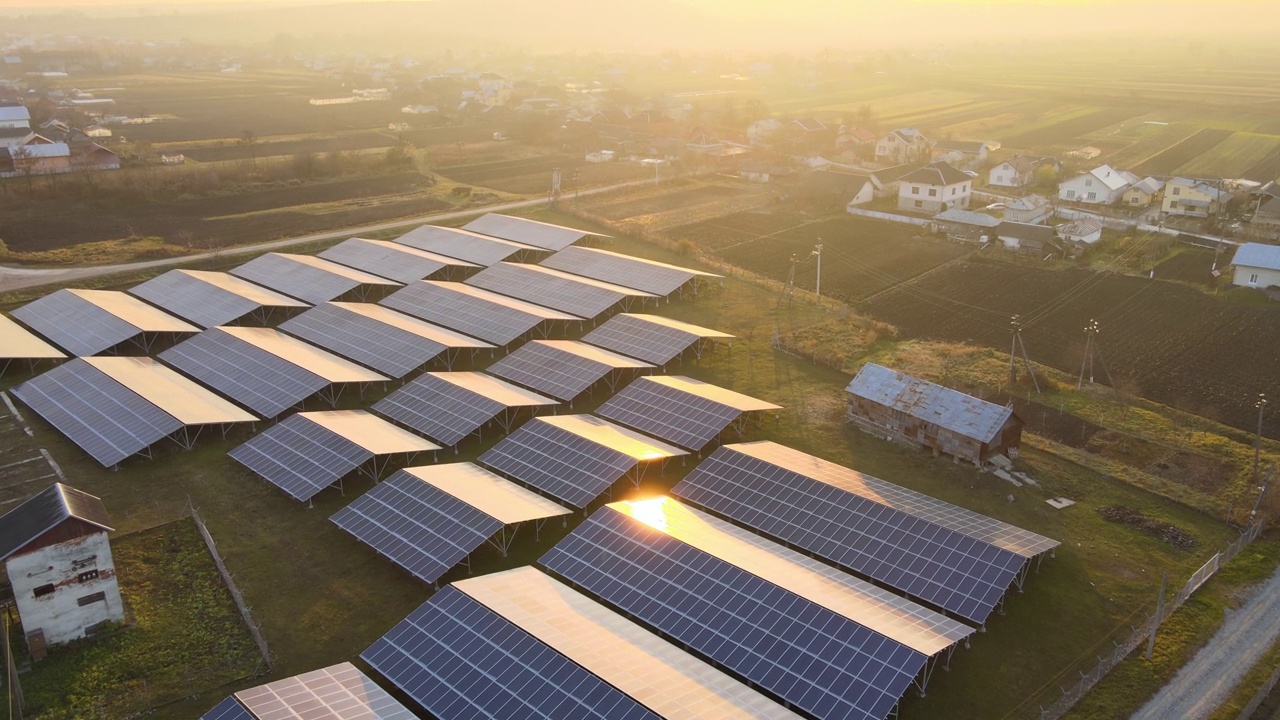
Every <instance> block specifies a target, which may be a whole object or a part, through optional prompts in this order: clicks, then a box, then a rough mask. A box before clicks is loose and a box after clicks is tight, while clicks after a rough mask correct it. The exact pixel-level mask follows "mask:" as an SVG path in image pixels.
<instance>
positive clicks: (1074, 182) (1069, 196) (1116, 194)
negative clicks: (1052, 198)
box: [1058, 173, 1125, 205]
mask: <svg viewBox="0 0 1280 720" xmlns="http://www.w3.org/2000/svg"><path fill="white" fill-rule="evenodd" d="M1124 191H1125V188H1120V189H1118V190H1112V189H1110V188H1108V187H1107V186H1106V185H1105V184H1104V183H1103V182H1102V181H1101V180H1099V179H1098V178H1097V177H1094V175H1093V174H1092V173H1086V174H1084V175H1078V176H1076V177H1073V178H1071V179H1070V180H1067V181H1066V182H1064V183H1062V184H1061V185H1059V186H1058V198H1059V199H1062V200H1070V201H1072V202H1080V203H1102V204H1106V205H1110V204H1111V203H1113V202H1115V201H1116V200H1119V199H1120V196H1121V195H1123V194H1124ZM1073 192H1074V194H1073ZM1090 193H1093V197H1090V196H1089V194H1090Z"/></svg>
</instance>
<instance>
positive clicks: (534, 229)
mask: <svg viewBox="0 0 1280 720" xmlns="http://www.w3.org/2000/svg"><path fill="white" fill-rule="evenodd" d="M462 229H463V230H470V231H472V232H478V233H484V234H485V235H491V236H493V237H496V238H502V239H503V240H510V241H512V242H518V243H524V244H525V245H533V246H534V247H540V248H543V249H545V250H553V251H554V250H563V249H564V248H566V247H569V246H570V245H572V244H574V243H576V242H578V241H579V240H581V239H583V238H585V237H590V236H592V235H595V236H598V237H604V236H602V235H600V234H599V233H594V232H591V231H589V230H578V229H576V228H569V227H564V226H563V225H552V224H551V223H544V222H538V221H537V220H530V219H528V218H522V217H512V216H510V215H499V214H497V213H488V214H486V215H482V216H480V217H478V218H476V219H475V220H472V221H471V222H469V223H467V224H466V225H463V226H462Z"/></svg>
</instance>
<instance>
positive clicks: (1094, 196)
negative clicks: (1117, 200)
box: [1089, 192, 1098, 200]
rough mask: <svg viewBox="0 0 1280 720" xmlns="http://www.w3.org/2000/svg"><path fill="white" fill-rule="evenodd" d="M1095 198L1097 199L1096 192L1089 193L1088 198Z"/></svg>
mask: <svg viewBox="0 0 1280 720" xmlns="http://www.w3.org/2000/svg"><path fill="white" fill-rule="evenodd" d="M1097 199H1098V193H1096V192H1090V193H1089V200H1097Z"/></svg>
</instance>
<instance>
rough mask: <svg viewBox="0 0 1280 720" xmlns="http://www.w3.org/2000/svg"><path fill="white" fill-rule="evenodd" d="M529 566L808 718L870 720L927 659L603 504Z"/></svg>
mask: <svg viewBox="0 0 1280 720" xmlns="http://www.w3.org/2000/svg"><path fill="white" fill-rule="evenodd" d="M538 562H539V564H540V565H541V566H543V567H544V568H546V569H547V570H549V571H551V572H552V573H554V574H555V575H557V576H559V577H561V578H564V579H565V580H567V581H568V582H569V583H570V584H572V585H575V586H577V587H580V588H583V589H584V590H586V591H588V592H590V593H592V594H594V595H595V596H597V597H599V598H601V599H602V600H603V601H604V602H605V603H606V604H609V605H612V606H613V607H614V608H616V609H617V610H619V611H621V612H624V613H626V614H627V615H629V616H630V617H632V618H635V619H636V620H638V621H639V622H641V623H643V624H645V625H648V626H649V627H651V628H653V629H654V630H656V631H657V632H659V633H661V634H663V635H665V636H667V637H668V638H670V639H672V640H673V641H674V642H676V643H679V644H681V645H683V646H684V647H686V648H688V649H689V650H690V651H691V652H694V653H695V654H698V655H700V656H702V657H704V658H706V659H708V660H709V661H711V662H713V663H715V664H718V665H719V666H721V667H723V668H725V669H727V670H728V671H729V672H731V673H734V674H737V675H738V676H739V677H742V678H744V679H746V680H747V681H749V682H751V683H753V684H755V685H756V686H757V687H759V688H761V689H762V690H764V691H765V692H768V693H771V694H772V695H774V696H776V697H779V698H781V699H783V700H785V701H786V702H787V703H789V704H790V705H791V706H793V707H795V708H798V709H799V710H801V711H802V712H804V713H806V714H808V715H810V716H813V717H817V718H865V719H868V720H871V719H874V720H881V719H882V718H884V717H886V716H887V715H888V714H889V713H890V712H891V711H892V710H893V708H894V706H895V705H896V704H897V702H898V700H899V698H901V696H902V694H903V693H904V692H905V691H906V690H907V688H908V687H909V686H910V684H911V682H912V680H913V678H914V677H915V675H916V673H917V672H919V671H920V669H921V668H923V667H924V664H925V662H926V660H927V657H926V656H925V655H924V654H923V653H920V652H917V651H915V650H912V649H911V648H909V647H906V646H905V645H902V644H901V643H898V642H896V641H893V640H890V639H888V638H886V637H884V636H883V635H880V634H878V633H876V632H873V631H871V630H869V629H868V628H866V627H863V626H860V625H858V624H857V623H855V622H853V621H852V620H849V619H848V618H846V617H843V616H841V615H839V614H837V613H835V612H833V611H831V610H829V609H827V608H825V607H823V606H821V605H818V604H817V603H814V602H812V601H809V600H807V599H805V598H802V597H800V596H798V595H796V594H794V593H792V592H789V591H787V590H785V589H783V588H782V587H779V586H778V585H775V584H773V583H770V582H766V581H765V580H762V579H761V578H759V577H757V576H755V575H753V574H751V573H749V572H747V571H746V570H743V569H741V568H739V567H736V566H734V565H732V564H730V563H728V562H726V561H724V560H721V559H719V558H717V557H716V556H714V555H712V554H710V553H708V552H704V551H702V550H699V549H696V548H694V547H693V546H691V545H689V544H686V543H684V542H681V541H679V540H676V539H675V538H673V537H671V536H670V535H668V534H666V533H664V532H661V531H660V530H658V529H655V528H654V527H650V526H648V525H645V524H644V523H641V522H638V521H636V520H634V519H631V518H629V517H627V516H626V515H624V514H622V513H620V512H618V511H616V510H614V509H613V507H612V506H606V507H604V508H601V509H600V510H598V511H596V512H595V513H593V514H592V515H591V517H590V518H588V519H587V521H586V522H584V523H583V524H581V525H579V526H578V527H577V528H576V529H575V530H574V531H573V532H572V533H570V534H569V536H568V537H566V538H565V539H564V540H563V541H561V542H560V543H558V544H557V545H556V546H555V547H554V548H552V549H551V550H550V551H549V552H548V553H547V554H546V555H544V556H543V557H542V558H541V559H540V560H539V561H538Z"/></svg>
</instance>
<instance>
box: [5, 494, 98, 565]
mask: <svg viewBox="0 0 1280 720" xmlns="http://www.w3.org/2000/svg"><path fill="white" fill-rule="evenodd" d="M68 518H77V519H79V520H83V521H85V522H87V523H89V524H91V525H97V526H98V527H100V528H102V529H103V530H107V531H110V530H113V529H114V528H112V527H111V526H110V525H108V524H107V523H109V522H111V520H110V519H109V518H108V517H107V509H106V508H105V507H103V505H102V501H101V500H99V499H98V498H96V497H94V496H93V495H90V494H88V493H84V492H80V491H79V490H76V489H75V488H71V487H67V486H66V485H63V484H62V483H54V484H53V485H50V486H49V487H48V488H46V489H45V490H43V491H41V492H39V493H37V494H36V495H35V496H34V497H32V498H31V499H29V500H27V501H26V502H24V503H22V504H21V505H19V506H18V507H16V508H14V509H12V510H10V511H9V512H8V513H6V514H5V515H4V517H0V560H7V559H9V556H11V555H13V554H14V553H15V552H17V551H19V550H21V549H22V548H23V547H24V546H26V545H27V544H28V543H30V542H31V541H32V540H35V539H36V538H38V537H40V536H41V535H43V534H45V533H46V532H48V531H49V530H52V529H53V528H54V527H56V526H57V525H58V523H61V522H62V521H63V520H66V519H68Z"/></svg>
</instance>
